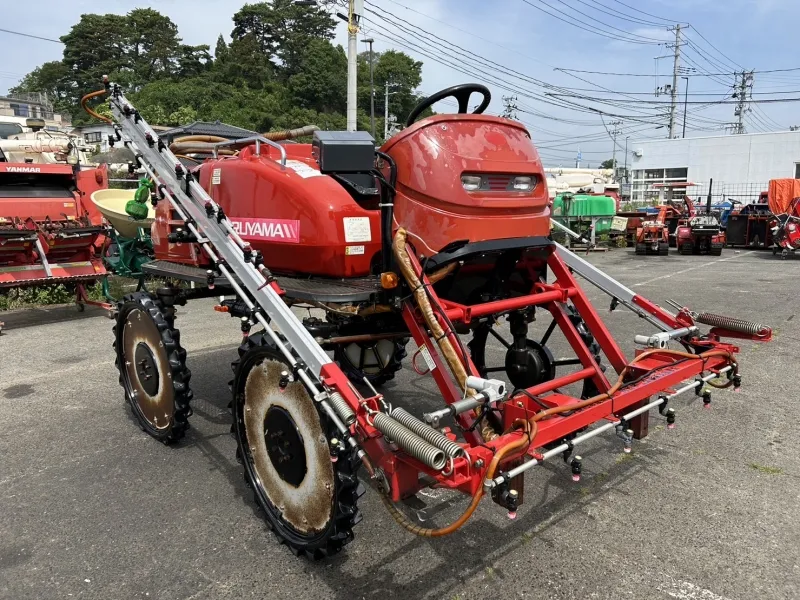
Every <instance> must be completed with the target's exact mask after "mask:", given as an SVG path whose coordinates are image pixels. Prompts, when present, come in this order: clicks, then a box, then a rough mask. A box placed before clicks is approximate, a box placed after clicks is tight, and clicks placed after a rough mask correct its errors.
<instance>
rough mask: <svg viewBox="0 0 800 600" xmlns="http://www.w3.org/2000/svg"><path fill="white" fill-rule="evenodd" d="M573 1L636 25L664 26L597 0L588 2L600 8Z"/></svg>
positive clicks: (580, 0) (581, 1) (580, 1)
mask: <svg viewBox="0 0 800 600" xmlns="http://www.w3.org/2000/svg"><path fill="white" fill-rule="evenodd" d="M575 1H576V2H579V3H580V4H583V5H584V6H588V7H589V8H591V9H592V10H596V11H597V12H601V13H604V14H606V15H610V16H612V17H616V18H617V19H621V20H623V21H628V22H630V23H636V24H637V25H652V26H653V27H663V26H664V24H663V23H655V22H653V21H645V20H644V19H640V18H639V17H635V16H633V15H630V14H627V13H624V12H622V11H618V10H616V9H613V8H611V7H610V6H607V5H606V4H603V3H601V2H598V1H597V0H589V2H591V3H592V4H596V5H597V6H600V7H601V8H595V7H594V6H591V5H589V4H587V3H586V2H585V1H584V0H575ZM604 9H607V10H604ZM610 11H613V12H610Z"/></svg>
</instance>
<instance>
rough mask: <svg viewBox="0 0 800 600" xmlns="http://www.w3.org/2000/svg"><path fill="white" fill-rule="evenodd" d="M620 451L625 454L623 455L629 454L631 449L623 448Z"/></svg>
mask: <svg viewBox="0 0 800 600" xmlns="http://www.w3.org/2000/svg"><path fill="white" fill-rule="evenodd" d="M622 450H623V451H624V452H625V454H630V453H631V448H630V447H629V446H625V447H624V448H623V449H622Z"/></svg>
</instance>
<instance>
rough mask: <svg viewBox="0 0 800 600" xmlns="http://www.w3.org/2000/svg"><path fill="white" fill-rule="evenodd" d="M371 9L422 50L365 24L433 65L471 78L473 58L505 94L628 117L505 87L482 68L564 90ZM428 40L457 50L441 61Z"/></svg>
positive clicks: (575, 108)
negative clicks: (467, 69) (421, 45)
mask: <svg viewBox="0 0 800 600" xmlns="http://www.w3.org/2000/svg"><path fill="white" fill-rule="evenodd" d="M367 4H369V5H371V6H375V5H374V4H373V3H372V2H369V0H367ZM375 8H377V9H378V10H379V11H380V12H381V13H383V14H378V13H376V12H375V11H374V10H372V9H371V8H368V9H367V10H368V12H370V13H372V14H373V15H375V16H376V17H378V18H381V19H383V20H384V21H386V23H388V24H389V25H391V26H393V27H395V28H397V29H398V30H399V31H401V32H402V33H401V35H410V36H413V37H415V38H418V39H419V40H420V41H421V42H422V43H423V44H424V45H425V48H421V47H420V46H419V44H418V43H416V42H414V41H412V40H410V39H408V38H404V39H402V40H400V39H398V38H396V37H392V33H391V32H390V31H389V30H388V29H386V28H385V27H383V26H382V25H381V24H379V23H377V22H376V21H374V20H373V19H370V18H366V17H365V18H366V19H367V20H368V21H370V22H371V23H373V24H374V25H375V26H376V27H378V28H379V29H380V30H381V31H383V32H384V34H385V35H387V36H388V37H389V39H390V40H391V41H393V42H394V43H397V44H399V45H401V46H403V47H405V48H408V49H411V50H412V51H415V52H417V53H419V54H422V55H423V56H426V57H428V58H431V59H432V60H434V61H436V62H439V63H441V64H445V65H446V66H449V67H451V68H453V69H454V70H456V71H459V72H462V73H466V74H469V75H472V73H470V72H465V71H464V60H465V59H466V60H468V61H471V62H472V63H474V62H476V58H477V59H478V64H479V68H480V69H481V70H480V73H481V74H482V75H484V76H486V77H489V78H492V79H493V80H494V81H493V83H495V84H496V85H498V87H501V88H503V89H506V90H508V91H511V92H513V93H517V92H521V93H520V94H519V95H522V96H526V97H528V98H531V99H533V100H538V101H541V102H544V103H546V104H550V105H552V106H556V107H560V108H567V109H571V110H578V111H580V112H590V113H595V114H598V113H602V114H609V115H610V116H617V117H623V118H628V117H627V116H623V115H611V114H610V113H605V112H604V111H598V109H595V108H593V107H585V106H582V105H578V104H575V103H574V102H569V101H564V100H553V99H549V98H547V97H545V96H543V95H542V94H541V93H538V92H534V91H532V90H528V89H525V88H521V89H520V88H517V87H507V86H508V85H513V84H511V83H510V82H509V81H507V80H505V79H502V78H501V77H499V76H498V75H497V74H494V73H488V72H486V71H485V69H486V68H489V69H492V70H495V71H497V70H501V69H502V71H501V73H502V74H503V75H506V76H511V77H515V78H522V79H523V80H527V81H529V82H532V83H534V84H536V85H540V86H543V87H546V88H548V89H554V90H565V88H560V87H558V86H553V85H551V84H548V83H547V82H544V81H541V80H539V79H536V78H532V77H530V76H528V75H526V74H524V73H520V72H519V71H515V70H513V69H509V68H507V67H504V66H503V65H500V64H499V63H496V62H494V61H491V60H489V59H486V58H484V57H483V56H481V55H478V54H476V53H474V52H472V51H470V50H466V49H465V48H462V47H461V46H458V45H457V44H454V43H452V42H450V41H449V40H446V39H444V38H442V37H441V36H437V35H436V34H433V33H431V32H429V31H426V30H424V29H422V28H420V27H417V26H415V25H413V24H412V23H409V22H408V21H406V20H405V19H402V18H401V17H397V16H396V15H394V14H392V13H391V12H389V11H386V10H385V9H381V8H380V7H377V6H376V7H375ZM397 21H402V22H404V23H408V25H410V26H411V28H409V27H406V26H404V25H402V24H401V23H398V22H397ZM419 32H422V33H424V34H426V35H427V36H428V37H427V38H426V37H423V36H422V35H421V34H420V33H419ZM432 40H434V42H433V43H435V44H437V45H439V46H441V44H439V43H438V42H436V41H435V40H438V41H439V42H444V43H445V44H447V45H448V46H451V47H452V48H456V49H457V50H452V49H451V48H442V49H440V50H439V52H440V53H444V56H445V58H444V59H443V58H442V57H441V56H437V55H434V54H433V52H434V51H433V50H431V49H430V47H429V46H430V44H431V43H432ZM453 53H455V54H458V55H460V56H453ZM473 57H475V58H473ZM451 61H456V62H455V63H453V62H451ZM467 66H469V65H467ZM472 66H474V65H472ZM497 81H499V82H500V83H497ZM504 84H505V85H504ZM565 91H568V90H565ZM520 109H521V110H523V111H524V110H525V107H524V105H522V104H520ZM527 112H529V114H533V115H534V116H541V117H543V118H548V119H554V120H559V119H557V118H555V117H552V116H551V115H543V114H541V113H538V112H535V111H527ZM574 124H579V123H577V122H576V123H574Z"/></svg>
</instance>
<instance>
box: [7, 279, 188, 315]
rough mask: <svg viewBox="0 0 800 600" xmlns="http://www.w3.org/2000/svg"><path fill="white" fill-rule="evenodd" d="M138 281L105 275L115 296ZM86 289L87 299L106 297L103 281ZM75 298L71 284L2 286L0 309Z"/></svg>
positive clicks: (153, 283) (157, 282) (154, 284)
mask: <svg viewBox="0 0 800 600" xmlns="http://www.w3.org/2000/svg"><path fill="white" fill-rule="evenodd" d="M167 283H168V281H167V280H162V279H149V280H147V289H151V290H155V289H157V288H159V287H163V286H164V285H167ZM169 283H172V284H173V285H177V286H178V287H181V286H185V285H186V284H185V283H184V282H180V281H174V282H169ZM137 284H138V281H137V280H136V279H130V278H128V277H117V276H116V275H110V276H109V277H108V289H109V292H110V293H111V296H112V297H113V298H115V299H117V300H120V299H122V297H123V296H125V295H127V294H131V293H133V292H134V291H135V290H136V286H137ZM86 293H87V295H88V296H89V300H94V301H97V302H103V301H106V298H105V296H104V295H103V284H102V282H100V281H98V282H97V283H95V284H93V285H91V286H87V288H86ZM74 302H75V287H74V286H72V285H64V284H57V285H42V286H37V287H30V288H16V289H10V290H3V291H2V292H0V311H4V310H14V309H19V308H35V307H37V306H53V305H58V304H73V303H74Z"/></svg>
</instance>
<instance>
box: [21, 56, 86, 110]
mask: <svg viewBox="0 0 800 600" xmlns="http://www.w3.org/2000/svg"><path fill="white" fill-rule="evenodd" d="M71 88H72V83H71V73H70V72H69V69H67V67H66V66H65V65H64V63H62V62H61V61H51V62H46V63H44V64H43V65H42V66H41V67H36V68H35V69H34V70H33V71H31V72H30V73H28V74H27V75H26V76H25V77H24V78H23V79H22V81H20V82H19V84H18V85H16V86H14V87H12V88H11V89H10V90H9V91H10V92H11V93H12V94H14V93H20V92H39V93H44V94H47V97H48V99H49V100H50V101H51V102H52V103H53V107H54V109H55V110H57V111H62V110H65V109H72V103H73V92H72V89H71Z"/></svg>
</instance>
